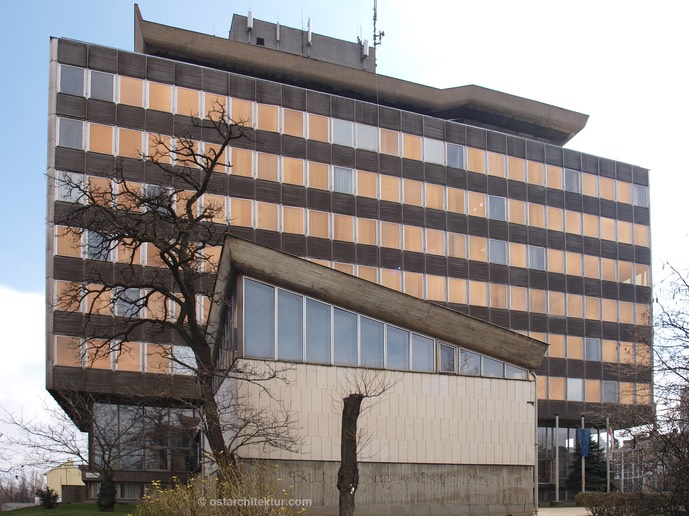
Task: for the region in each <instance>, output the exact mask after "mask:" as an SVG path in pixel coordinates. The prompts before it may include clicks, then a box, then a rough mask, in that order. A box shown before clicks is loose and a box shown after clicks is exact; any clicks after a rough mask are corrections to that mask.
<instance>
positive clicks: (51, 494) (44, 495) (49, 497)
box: [36, 487, 59, 509]
mask: <svg viewBox="0 0 689 516" xmlns="http://www.w3.org/2000/svg"><path fill="white" fill-rule="evenodd" d="M36 496H38V499H39V500H40V502H41V507H45V508H46V509H54V508H55V507H57V500H58V498H59V496H58V494H57V493H56V492H55V491H54V490H53V489H50V488H49V487H46V488H45V489H41V488H40V487H39V488H38V489H36Z"/></svg>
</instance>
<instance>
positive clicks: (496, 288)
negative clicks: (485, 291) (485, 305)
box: [490, 283, 507, 308]
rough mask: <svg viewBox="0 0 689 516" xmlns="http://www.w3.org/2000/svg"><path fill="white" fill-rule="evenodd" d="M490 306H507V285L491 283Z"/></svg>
mask: <svg viewBox="0 0 689 516" xmlns="http://www.w3.org/2000/svg"><path fill="white" fill-rule="evenodd" d="M490 306H491V307H492V308H507V285H498V284H497V283H492V284H491V285H490Z"/></svg>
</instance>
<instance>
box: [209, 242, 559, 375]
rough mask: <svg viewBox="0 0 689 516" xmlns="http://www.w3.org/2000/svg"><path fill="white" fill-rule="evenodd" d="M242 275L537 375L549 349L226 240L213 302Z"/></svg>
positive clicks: (213, 314)
mask: <svg viewBox="0 0 689 516" xmlns="http://www.w3.org/2000/svg"><path fill="white" fill-rule="evenodd" d="M240 275H245V276H249V277H251V278H254V279H257V280H262V281H265V282H267V283H270V284H272V285H275V286H277V287H282V288H284V289H288V290H292V291H294V292H298V293H300V294H304V295H307V296H311V297H314V298H316V299H319V300H321V301H325V302H327V303H331V304H334V305H337V306H339V307H342V308H346V309H349V310H352V311H355V312H358V313H360V314H363V315H366V316H369V317H373V318H376V319H380V320H382V321H385V322H388V323H391V324H395V325H399V326H402V327H404V328H407V329H409V330H412V331H416V332H419V333H423V334H425V335H428V336H430V337H433V338H436V339H440V340H442V341H445V342H448V343H451V344H456V345H458V346H462V347H464V348H467V349H469V350H472V351H476V352H479V353H483V354H486V355H489V356H491V357H495V358H498V359H501V360H505V361H507V362H510V363H512V364H515V365H518V366H521V367H525V368H527V369H530V370H534V369H535V368H536V367H538V365H539V364H540V363H541V360H542V359H543V355H544V353H545V351H546V348H547V347H548V345H547V344H546V343H544V342H541V341H539V340H536V339H532V338H530V337H526V336H524V335H521V334H519V333H515V332H513V331H511V330H507V329H505V328H502V327H500V326H496V325H494V324H492V323H489V322H486V321H482V320H480V319H476V318H474V317H471V316H469V315H466V314H462V313H460V312H456V311H454V310H450V309H449V308H445V307H443V306H440V305H437V304H434V303H431V302H429V301H424V300H422V299H418V298H416V297H413V296H410V295H408V294H402V293H401V292H398V291H396V290H393V289H390V288H387V287H384V286H381V285H378V284H376V283H372V282H370V281H366V280H363V279H360V278H357V277H355V276H351V275H349V274H346V273H344V272H340V271H337V270H334V269H331V268H329V267H324V266H322V265H319V264H317V263H313V262H310V261H308V260H305V259H303V258H298V257H296V256H292V255H289V254H286V253H283V252H281V251H276V250H275V249H271V248H268V247H264V246H262V245H259V244H256V243H255V242H250V241H248V240H244V239H241V238H238V237H235V236H227V237H226V239H225V244H224V246H223V251H222V255H221V258H220V265H219V268H218V277H217V280H216V286H215V293H214V298H215V299H229V298H230V296H231V295H232V292H233V291H234V287H235V284H236V281H237V277H238V276H240ZM226 316H227V305H226V304H225V303H214V304H213V305H212V306H211V311H210V317H209V328H208V329H209V332H210V333H211V334H215V335H216V342H217V341H219V338H218V336H219V332H220V331H221V329H222V328H223V327H224V322H225V318H226Z"/></svg>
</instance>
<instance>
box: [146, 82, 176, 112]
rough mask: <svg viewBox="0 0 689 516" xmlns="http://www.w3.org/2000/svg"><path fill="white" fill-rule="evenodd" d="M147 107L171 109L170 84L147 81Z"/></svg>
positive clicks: (162, 109)
mask: <svg viewBox="0 0 689 516" xmlns="http://www.w3.org/2000/svg"><path fill="white" fill-rule="evenodd" d="M148 109H155V110H157V111H172V86H170V85H169V84H160V83H159V82H149V83H148Z"/></svg>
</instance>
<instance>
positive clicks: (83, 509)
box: [7, 503, 136, 516]
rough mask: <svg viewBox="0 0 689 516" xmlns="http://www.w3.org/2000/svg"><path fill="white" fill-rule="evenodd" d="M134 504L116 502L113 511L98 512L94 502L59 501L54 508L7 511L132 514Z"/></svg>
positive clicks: (22, 514)
mask: <svg viewBox="0 0 689 516" xmlns="http://www.w3.org/2000/svg"><path fill="white" fill-rule="evenodd" d="M135 508H136V505H128V504H123V503H118V504H117V505H115V512H114V513H107V512H98V507H97V506H96V504H95V503H61V504H60V505H58V506H57V507H56V508H55V509H51V510H49V511H48V510H46V509H44V508H43V507H28V508H26V509H17V510H15V511H11V512H8V513H7V514H8V515H9V514H11V515H12V516H72V515H75V516H104V515H106V514H133V513H134V509H135Z"/></svg>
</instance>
